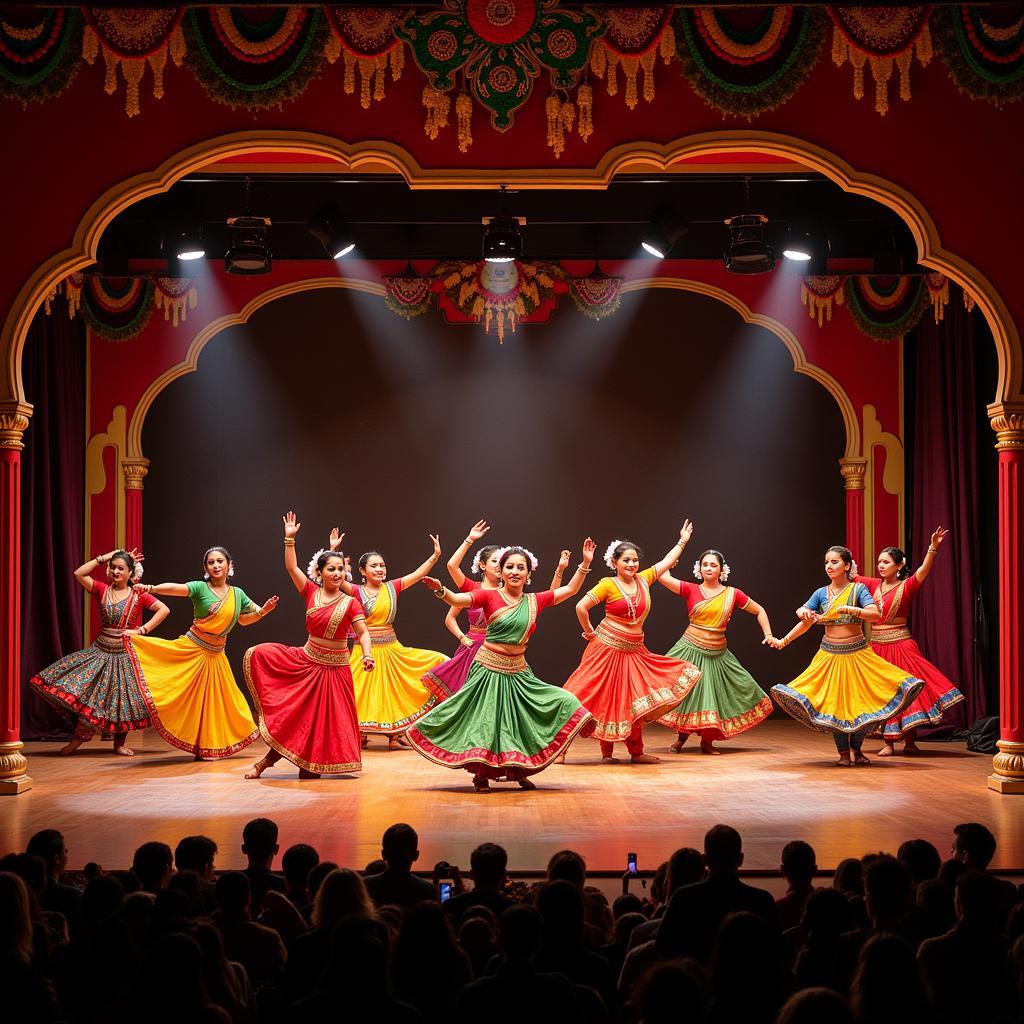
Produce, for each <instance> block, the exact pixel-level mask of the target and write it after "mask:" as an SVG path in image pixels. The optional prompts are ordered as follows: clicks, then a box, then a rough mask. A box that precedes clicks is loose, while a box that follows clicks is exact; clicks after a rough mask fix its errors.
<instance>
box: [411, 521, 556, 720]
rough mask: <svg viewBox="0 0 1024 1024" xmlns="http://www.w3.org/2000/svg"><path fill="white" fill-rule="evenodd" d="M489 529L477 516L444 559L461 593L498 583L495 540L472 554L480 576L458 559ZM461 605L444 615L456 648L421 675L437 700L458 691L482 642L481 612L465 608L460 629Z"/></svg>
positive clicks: (485, 522) (553, 582)
mask: <svg viewBox="0 0 1024 1024" xmlns="http://www.w3.org/2000/svg"><path fill="white" fill-rule="evenodd" d="M489 529H490V527H489V526H488V525H487V521H486V520H484V519H481V520H480V521H479V522H478V523H476V524H475V525H474V526H473V527H472V528H471V529H470V531H469V534H468V536H467V537H466V539H465V540H464V541H463V542H462V543H461V544H460V545H459V546H458V547H457V548H456V549H455V552H454V553H453V554H452V557H451V558H449V559H448V575H449V576H451V578H452V580H453V582H454V583H455V586H456V587H458V589H459V590H460V591H462V593H471V592H472V591H474V590H479V589H483V590H497V589H498V587H499V586H500V585H501V577H500V570H499V568H498V552H499V551H500V550H501V548H500V547H499V546H498V545H497V544H487V545H485V546H484V547H482V548H480V550H479V551H478V552H477V553H476V554H475V555H474V556H473V567H472V570H471V571H472V572H473V573H474V575H475V574H476V573H481V574H482V576H483V579H482V580H479V581H478V580H471V579H468V578H467V577H466V576H465V574H464V573H463V571H462V568H461V565H462V560H463V559H464V558H465V557H466V554H467V552H468V551H469V549H470V548H471V547H472V546H473V545H474V544H475V543H476V542H477V541H479V540H480V539H481V538H482V537H483V535H484V534H485V533H487V531H488V530H489ZM570 554H571V552H569V551H563V552H562V554H561V556H560V557H559V560H558V565H557V566H556V567H555V572H554V575H553V576H552V577H551V588H550V589H551V590H554V589H555V588H556V587H560V586H561V585H562V577H563V575H564V574H565V569H566V567H567V566H568V564H569V556H570ZM460 611H462V609H461V608H456V607H454V606H453V607H451V608H449V609H448V614H447V615H445V617H444V625H445V628H446V629H447V630H448V632H449V633H451V634H452V636H454V637H455V639H456V640H458V642H459V649H458V650H457V651H456V652H455V654H453V655H452V656H451V657H450V658H449V659H448V660H447V661H444V662H442V663H441V664H440V665H437V666H436V667H435V668H432V669H431V670H430V671H429V672H427V673H426V674H425V675H424V676H423V683H424V685H425V686H426V687H427V689H429V690H430V691H431V693H433V694H434V695H435V696H436V697H437V698H438V700H444V699H445V697H448V696H450V695H451V694H453V693H458V691H459V690H460V689H461V688H462V684H463V683H465V681H466V676H467V675H469V667H470V665H472V664H473V659H474V658H475V657H476V652H477V651H478V650H479V649H480V645H481V644H482V643H483V642H484V634H485V632H486V630H485V628H484V613H483V612H482V611H481V610H480V609H479V608H467V609H466V612H467V614H468V616H469V631H468V632H467V633H463V631H462V629H461V628H460V626H459V612H460Z"/></svg>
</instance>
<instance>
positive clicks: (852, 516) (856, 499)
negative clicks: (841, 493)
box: [839, 459, 868, 570]
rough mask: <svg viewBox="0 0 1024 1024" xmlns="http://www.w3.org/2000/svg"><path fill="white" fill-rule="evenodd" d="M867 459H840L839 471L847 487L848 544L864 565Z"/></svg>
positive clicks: (856, 558) (855, 559)
mask: <svg viewBox="0 0 1024 1024" xmlns="http://www.w3.org/2000/svg"><path fill="white" fill-rule="evenodd" d="M867 466H868V460H867V459H840V460H839V472H840V473H842V475H843V486H844V487H845V488H846V546H847V547H848V548H849V549H850V550H851V551H852V552H853V558H854V561H855V562H856V563H857V565H858V566H859V567H860V568H861V569H862V570H863V566H864V475H865V472H866V471H867Z"/></svg>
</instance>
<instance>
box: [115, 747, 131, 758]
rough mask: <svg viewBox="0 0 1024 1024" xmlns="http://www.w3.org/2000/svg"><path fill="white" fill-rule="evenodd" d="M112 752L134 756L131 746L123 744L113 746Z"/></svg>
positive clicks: (124, 755)
mask: <svg viewBox="0 0 1024 1024" xmlns="http://www.w3.org/2000/svg"><path fill="white" fill-rule="evenodd" d="M114 753H115V754H120V755H121V757H134V756H135V751H134V750H132V748H131V747H126V746H124V745H122V746H120V747H114Z"/></svg>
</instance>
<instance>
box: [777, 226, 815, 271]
mask: <svg viewBox="0 0 1024 1024" xmlns="http://www.w3.org/2000/svg"><path fill="white" fill-rule="evenodd" d="M816 250H817V246H816V245H815V244H814V240H813V239H812V238H811V234H810V232H809V231H794V230H793V228H792V227H789V228H787V229H786V241H785V243H784V244H783V247H782V255H783V256H785V258H786V259H787V260H793V261H794V262H796V263H808V262H810V261H811V260H812V259H814V255H815V252H816Z"/></svg>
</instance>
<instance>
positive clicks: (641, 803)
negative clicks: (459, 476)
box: [0, 721, 1024, 871]
mask: <svg viewBox="0 0 1024 1024" xmlns="http://www.w3.org/2000/svg"><path fill="white" fill-rule="evenodd" d="M645 735H646V737H647V744H648V749H649V750H650V752H651V753H656V754H660V755H661V756H662V757H663V758H664V760H663V762H662V763H661V764H659V765H652V766H633V765H629V764H628V763H626V764H623V765H620V766H606V765H602V764H600V763H599V760H598V758H599V755H598V748H597V744H596V743H595V742H594V741H591V740H581V741H577V743H576V744H574V746H573V747H572V749H571V751H570V753H569V759H568V763H567V764H566V765H565V766H561V765H554V766H553V767H551V768H550V769H548V770H547V771H546V772H544V773H543V774H542V775H540V776H539V777H537V780H536V781H537V783H538V787H539V788H538V789H537V791H536V792H534V793H525V792H522V791H520V790H519V789H518V787H514V786H508V785H507V784H501V785H499V786H497V787H496V788H495V791H494V792H492V793H490V794H487V795H478V794H475V793H474V792H473V791H472V789H471V787H470V784H469V775H468V774H466V773H464V772H454V771H450V770H447V769H444V768H440V767H437V766H435V765H433V764H431V763H430V762H429V761H427V760H425V759H424V758H422V757H419V756H418V755H417V754H416V753H415V752H414V751H412V750H401V751H397V752H394V753H389V752H387V750H386V748H385V744H384V741H383V740H382V739H381V738H379V737H374V739H373V740H372V741H371V743H372V745H371V747H370V749H369V750H367V751H365V752H364V759H363V772H362V774H361V775H359V776H351V777H347V778H333V779H323V780H320V781H315V780H314V781H303V782H300V781H299V779H298V777H297V772H296V769H295V768H294V767H292V766H291V765H290V764H288V763H287V762H285V761H281V762H279V764H277V765H275V766H274V768H272V769H271V770H270V771H268V772H267V773H266V774H265V775H264V776H263V778H262V779H261V780H260V781H258V782H251V781H250V782H247V781H245V780H244V779H243V778H242V775H243V773H244V771H245V769H246V768H248V767H249V765H251V764H252V763H253V761H254V760H255V759H256V758H257V757H259V756H261V755H262V753H263V752H264V750H265V748H264V746H263V744H262V743H260V742H257V743H256V744H254V745H253V746H252V747H251V748H249V749H248V750H246V751H243V752H242V753H241V754H237V755H235V756H234V757H232V758H228V759H227V760H224V761H218V762H215V763H203V764H197V763H195V762H193V761H191V760H190V759H189V758H188V757H187V756H186V755H183V754H182V753H180V752H179V751H176V750H174V749H172V748H171V747H168V746H167V745H165V744H164V742H163V741H162V740H161V739H160V738H159V736H157V735H156V733H154V732H152V731H147V732H146V733H145V734H144V735H143V736H141V737H136V738H135V740H134V745H135V749H136V750H137V751H138V752H139V755H138V756H137V757H135V758H132V759H121V758H117V757H114V756H112V755H111V754H110V753H109V750H110V746H109V743H107V744H104V745H103V746H102V747H101V746H100V745H99V744H98V743H97V742H95V741H94V742H93V743H91V744H89V745H87V746H86V747H84V748H82V750H81V751H80V752H79V753H78V754H76V755H75V756H74V757H69V758H63V757H60V756H58V754H57V750H58V748H59V746H60V745H59V744H56V743H31V744H28V745H27V749H26V754H27V755H28V758H29V774H30V775H31V777H32V779H33V788H32V790H31V791H30V792H28V793H25V794H23V795H21V796H18V797H0V851H2V852H6V851H9V850H23V849H24V847H25V843H26V841H27V840H28V838H29V836H30V835H32V833H34V832H36V831H37V830H39V829H42V828H59V829H61V830H62V831H63V832H64V834H65V837H66V840H67V844H68V848H69V851H70V864H71V866H72V867H75V868H80V867H81V866H82V865H83V864H85V863H86V862H87V861H97V862H99V863H100V864H102V865H103V866H104V867H106V868H118V867H126V866H128V865H129V864H130V862H131V858H132V852H133V851H134V849H135V847H136V846H138V845H140V844H141V843H142V842H144V841H146V840H151V839H157V840H162V841H163V842H166V843H168V844H170V845H171V846H172V847H173V846H174V845H175V843H176V842H177V841H178V839H180V838H181V837H182V836H184V835H189V834H193V833H203V834H205V835H208V836H211V837H212V838H213V839H214V840H216V842H217V844H218V846H219V848H220V852H219V854H218V856H217V866H218V868H224V869H226V868H232V867H239V866H241V865H242V864H243V863H244V859H243V857H242V854H241V851H240V849H239V844H240V842H241V830H242V826H243V825H244V823H245V822H246V821H247V820H249V819H250V818H253V817H257V816H267V817H271V818H274V819H275V820H276V821H277V822H278V824H279V825H280V827H281V849H282V851H283V850H284V849H285V848H286V847H287V846H289V845H291V844H292V843H296V842H307V843H312V844H313V845H314V846H315V847H316V848H317V849H318V850H319V852H320V856H321V858H323V859H331V860H334V861H336V862H338V863H340V864H343V865H347V866H356V867H362V866H363V865H365V864H366V863H367V862H369V861H370V860H371V859H373V858H374V857H376V856H378V850H379V846H380V836H381V833H382V832H383V831H384V829H385V828H386V827H387V826H388V825H390V824H392V823H393V822H396V821H407V822H409V823H410V824H412V825H413V826H415V828H416V829H417V830H418V831H419V834H420V851H421V858H420V862H419V864H418V865H417V866H418V867H419V868H422V869H429V868H430V867H431V866H432V865H433V864H434V863H435V862H436V861H438V860H448V861H449V862H451V863H456V864H460V865H464V866H468V863H469V852H470V850H471V849H472V848H473V847H474V846H476V845H477V844H478V843H480V842H484V841H487V840H490V841H494V842H499V843H501V844H502V845H503V846H505V847H506V848H507V849H508V851H509V866H510V867H512V868H517V869H536V868H542V867H543V865H544V864H545V863H546V861H547V858H548V857H549V856H550V855H551V854H552V853H553V852H554V851H555V850H558V849H561V848H564V847H571V848H572V849H575V850H579V851H580V852H581V853H582V854H583V855H584V856H585V857H586V858H587V862H588V864H589V866H590V867H591V868H592V869H595V870H616V871H617V870H619V869H621V868H623V867H624V866H625V860H626V851H627V850H635V851H637V853H638V855H639V860H640V867H641V869H653V868H654V867H655V866H656V865H657V864H658V863H659V861H661V860H664V859H665V857H666V856H667V855H668V854H669V853H670V852H671V851H672V850H673V849H675V848H676V847H679V846H695V847H698V848H700V846H701V839H702V837H703V834H704V832H705V831H706V830H707V828H708V827H710V826H711V825H713V824H716V823H717V822H725V823H727V824H730V825H733V826H735V827H736V828H738V829H739V830H740V832H741V834H742V835H743V839H744V847H745V850H746V863H745V867H747V868H762V869H776V868H777V867H778V864H779V854H780V851H781V849H782V846H783V844H784V843H785V842H787V841H788V840H790V839H805V840H807V841H808V842H810V843H811V844H812V845H813V846H814V848H815V850H816V851H817V854H818V864H819V866H821V867H822V868H833V867H835V865H836V864H837V863H838V861H840V860H841V859H842V858H843V857H847V856H859V855H860V854H863V853H866V852H868V851H871V850H888V851H891V852H893V853H895V851H896V848H897V847H898V846H899V844H900V842H902V841H903V840H905V839H909V838H914V837H923V838H925V839H928V840H930V841H931V842H933V843H934V844H935V845H936V846H937V847H938V849H939V851H940V852H941V853H942V854H943V856H945V855H946V854H947V852H948V850H949V845H950V839H951V836H952V827H953V825H955V824H956V823H958V822H961V821H981V822H983V823H984V824H986V825H988V826H989V828H991V829H992V831H993V832H994V833H995V834H996V836H997V838H998V840H999V851H998V854H997V857H996V866H998V867H1001V868H1022V867H1024V796H1018V797H1014V796H999V795H998V794H996V793H993V792H991V791H989V790H988V789H986V787H985V779H986V777H987V775H988V774H989V772H990V771H991V764H992V761H991V757H989V756H987V755H979V754H972V753H969V752H968V751H967V750H965V748H964V746H963V745H962V744H950V743H941V744H939V743H936V744H928V745H926V746H925V750H926V756H923V757H918V758H904V757H897V758H890V759H879V758H875V759H874V763H873V765H872V766H871V767H870V768H864V769H850V770H841V769H838V768H832V767H830V765H831V763H832V761H833V760H834V759H835V752H834V748H833V746H832V742H831V739H830V738H829V737H827V736H821V735H817V734H814V733H812V732H810V731H808V730H806V729H804V728H802V727H801V726H799V725H797V724H796V723H793V722H788V721H770V722H768V723H766V724H765V725H763V726H761V727H759V728H758V729H756V730H753V731H751V732H750V733H748V734H746V735H744V736H741V737H739V738H738V739H736V740H734V741H732V742H731V743H724V744H722V748H723V751H724V753H723V756H721V757H703V756H701V755H700V753H699V752H698V748H697V745H696V744H695V743H694V744H693V746H692V747H689V748H687V749H686V751H685V752H684V753H683V754H681V755H674V754H670V753H667V746H668V743H669V742H670V740H671V734H670V733H669V732H668V730H666V729H663V728H661V727H658V726H654V727H650V728H649V729H648V731H647V733H646V734H645ZM691 743H693V741H692V740H691ZM877 747H878V742H877V741H870V742H869V744H868V745H866V746H865V750H866V751H868V752H869V753H870V752H871V751H872V750H874V749H876V748H877ZM617 750H618V748H617ZM623 753H624V751H623Z"/></svg>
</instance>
